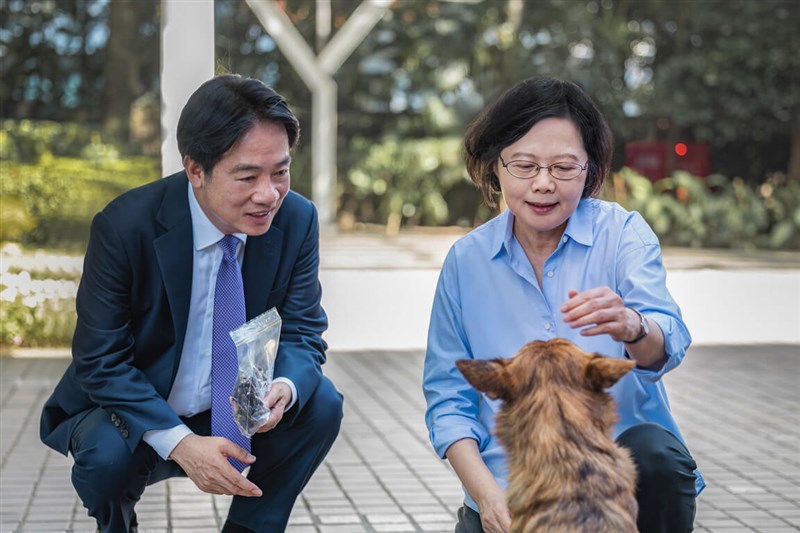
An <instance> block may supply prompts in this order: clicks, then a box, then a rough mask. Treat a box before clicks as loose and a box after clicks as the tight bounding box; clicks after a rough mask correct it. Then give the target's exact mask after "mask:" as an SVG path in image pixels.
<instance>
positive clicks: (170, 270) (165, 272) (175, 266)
mask: <svg viewBox="0 0 800 533" xmlns="http://www.w3.org/2000/svg"><path fill="white" fill-rule="evenodd" d="M178 176H180V177H182V178H183V179H180V177H178ZM175 178H176V179H175V180H174V183H170V184H169V185H168V186H167V192H166V194H165V195H164V200H163V202H162V204H161V207H160V209H159V212H158V214H157V215H156V220H157V221H158V222H159V223H160V224H161V225H162V226H163V227H164V229H165V230H166V231H165V233H163V234H162V235H160V236H159V237H157V238H156V239H155V241H154V243H153V244H154V246H155V250H156V257H157V258H158V267H159V269H160V271H161V279H162V281H163V283H164V289H165V291H166V293H167V300H168V301H169V307H170V311H171V313H172V323H173V325H174V327H175V364H174V368H173V374H172V375H173V378H174V375H175V372H177V370H178V362H179V361H180V354H181V352H182V350H183V341H184V338H185V337H186V325H187V323H188V319H189V303H190V301H191V298H192V262H193V251H192V247H193V243H194V235H193V232H192V217H191V214H190V212H189V200H188V197H187V194H188V193H187V190H186V188H187V185H186V184H187V178H186V175H185V174H184V173H183V172H181V173H179V174H178V175H177V176H175ZM164 179H171V178H164ZM171 382H172V379H170V383H171Z"/></svg>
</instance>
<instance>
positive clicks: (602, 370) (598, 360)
mask: <svg viewBox="0 0 800 533" xmlns="http://www.w3.org/2000/svg"><path fill="white" fill-rule="evenodd" d="M634 366H636V363H634V362H633V361H631V360H630V359H617V358H615V357H605V356H602V355H600V354H594V355H592V359H591V360H590V361H589V364H588V365H586V380H587V381H588V382H589V383H590V384H591V385H592V386H593V387H594V388H596V389H607V388H609V387H610V386H611V385H613V384H614V383H616V382H617V381H619V379H620V378H621V377H622V376H624V375H625V374H627V373H628V372H630V371H631V370H632V369H633V367H634Z"/></svg>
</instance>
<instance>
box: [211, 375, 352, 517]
mask: <svg viewBox="0 0 800 533" xmlns="http://www.w3.org/2000/svg"><path fill="white" fill-rule="evenodd" d="M342 403H343V399H342V395H341V394H340V393H339V391H337V390H336V388H335V387H334V385H333V383H331V381H330V380H328V378H326V377H324V376H323V378H322V381H321V382H320V384H319V386H318V387H317V389H316V391H315V392H314V394H313V395H312V396H311V397H310V398H309V399H308V401H307V402H306V403H305V405H304V406H303V410H302V411H300V412H299V413H297V414H296V416H292V415H293V414H292V412H291V410H289V411H287V412H286V413H285V414H284V419H283V420H281V422H280V423H279V424H278V425H277V427H275V429H273V430H271V431H268V432H266V433H257V434H256V435H255V436H254V437H253V440H252V453H253V455H255V457H256V462H255V463H253V464H252V465H251V466H250V472H249V473H248V476H247V477H248V479H250V481H252V482H253V483H255V484H256V485H258V487H259V488H260V489H261V490H262V491H263V495H262V496H260V497H258V498H246V497H243V496H236V497H234V498H233V502H232V503H231V508H230V511H229V512H228V521H227V523H226V524H225V527H224V528H223V532H225V533H228V532H231V533H234V532H243V531H259V532H274V531H284V530H285V529H286V524H287V523H288V521H289V515H290V514H291V512H292V507H293V506H294V502H295V500H296V499H297V496H298V495H299V494H300V492H301V491H302V490H303V487H305V486H306V483H308V480H309V479H311V475H312V474H313V473H314V471H315V470H316V469H317V467H318V466H319V465H320V464H321V463H322V461H323V459H325V456H326V455H327V453H328V450H330V448H331V446H332V445H333V442H334V441H335V440H336V436H337V435H338V434H339V427H340V426H341V423H342ZM295 408H296V407H295Z"/></svg>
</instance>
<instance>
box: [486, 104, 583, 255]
mask: <svg viewBox="0 0 800 533" xmlns="http://www.w3.org/2000/svg"><path fill="white" fill-rule="evenodd" d="M500 157H501V158H502V160H503V161H505V163H506V164H508V163H510V162H511V161H523V162H528V163H536V164H537V165H540V166H541V167H542V168H541V169H540V170H539V173H538V174H537V175H536V176H535V177H533V178H530V179H519V178H517V177H515V176H512V175H511V174H510V173H509V171H508V170H507V169H506V168H505V167H504V166H503V164H502V163H501V161H499V160H498V161H497V167H496V173H497V177H498V179H499V181H500V189H501V190H502V192H503V198H504V199H505V201H506V204H507V205H508V208H509V209H510V210H511V212H512V213H513V214H514V217H515V219H516V220H515V223H514V234H515V235H516V236H517V238H518V239H519V240H521V241H522V240H523V239H524V240H528V239H531V240H534V241H542V240H558V239H559V238H561V235H562V234H563V233H564V229H565V228H566V226H567V221H568V220H569V217H570V216H572V213H574V212H575V209H576V208H577V207H578V202H580V200H581V196H582V194H583V189H584V186H585V185H586V174H587V172H588V170H581V171H580V173H579V174H578V175H577V177H575V178H572V179H571V180H568V181H563V180H557V179H555V178H553V176H551V175H550V173H549V172H548V171H547V169H546V168H544V167H547V166H550V165H552V164H554V163H577V164H579V165H581V166H585V165H586V163H587V161H588V159H589V156H588V155H587V153H586V150H585V149H584V147H583V141H582V140H581V134H580V131H579V130H578V128H577V126H576V125H575V123H574V122H572V121H571V120H569V119H565V118H555V117H553V118H546V119H543V120H540V121H539V122H537V123H536V124H534V125H533V127H532V128H531V129H530V130H528V133H526V134H525V135H524V136H523V137H522V138H521V139H519V140H518V141H517V142H515V143H514V144H511V145H509V146H506V147H505V148H504V149H503V150H502V151H501V152H500Z"/></svg>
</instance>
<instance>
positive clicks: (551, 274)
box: [547, 270, 553, 278]
mask: <svg viewBox="0 0 800 533" xmlns="http://www.w3.org/2000/svg"><path fill="white" fill-rule="evenodd" d="M547 277H548V278H552V277H553V271H552V270H551V271H550V272H548V273H547Z"/></svg>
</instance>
